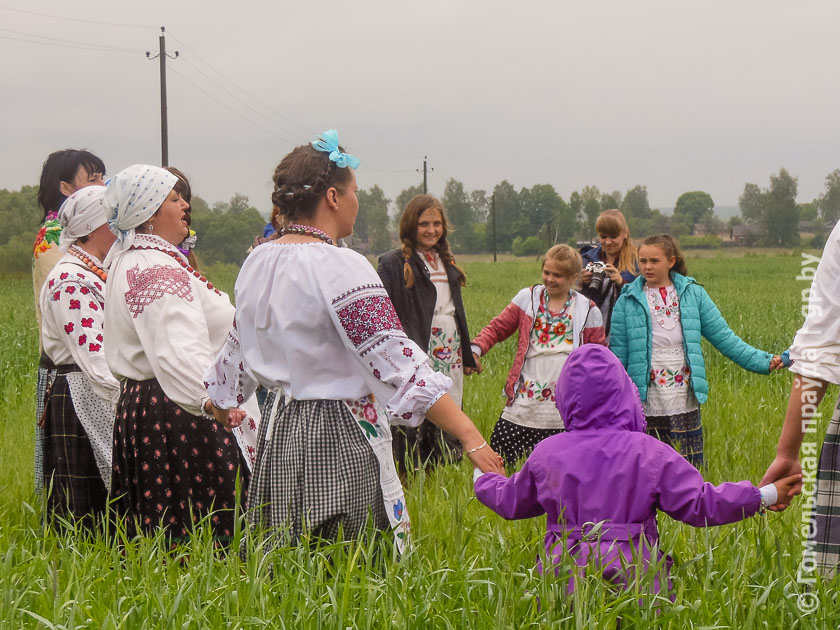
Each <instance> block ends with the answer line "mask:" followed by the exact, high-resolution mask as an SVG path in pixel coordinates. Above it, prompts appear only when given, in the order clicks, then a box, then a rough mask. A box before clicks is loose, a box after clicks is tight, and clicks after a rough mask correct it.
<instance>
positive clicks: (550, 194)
mask: <svg viewBox="0 0 840 630" xmlns="http://www.w3.org/2000/svg"><path fill="white" fill-rule="evenodd" d="M519 198H520V200H521V203H522V215H521V217H520V221H519V222H518V223H520V224H521V226H522V227H521V228H519V229H516V228H515V229H514V234H515V235H516V236H521V237H523V238H528V237H529V236H539V237H540V238H541V239H542V242H543V243H545V244H546V246H550V245H551V244H552V243H554V229H553V225H554V223H555V219H556V217H557V215H558V214H559V212H560V210H561V209H562V206H563V205H565V204H564V202H563V200H562V199H561V198H560V195H558V194H557V191H556V190H555V189H554V186H552V185H551V184H536V185H535V186H533V187H532V188H523V189H522V190H521V191H519Z"/></svg>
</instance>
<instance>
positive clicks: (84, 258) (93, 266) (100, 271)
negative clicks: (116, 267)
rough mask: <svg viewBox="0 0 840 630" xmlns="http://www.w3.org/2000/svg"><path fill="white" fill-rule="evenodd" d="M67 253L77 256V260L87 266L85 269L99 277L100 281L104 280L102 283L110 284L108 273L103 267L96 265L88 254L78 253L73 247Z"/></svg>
mask: <svg viewBox="0 0 840 630" xmlns="http://www.w3.org/2000/svg"><path fill="white" fill-rule="evenodd" d="M67 251H68V252H69V253H70V254H72V255H73V256H75V257H76V258H78V259H79V260H81V261H82V262H83V263H84V264H85V267H87V268H88V269H90V270H91V271H92V272H93V273H95V274H96V275H97V277H98V278H99V279H100V280H102V282H108V272H107V271H105V270H104V269H102V268H101V267H99V266H98V265H97V264H96V263H94V262H93V261H92V260H91V259H90V257H88V256H87V255H86V254H84V253H82V252H80V251H78V250H77V249H75V248H73V247H71V248H70V249H68V250H67Z"/></svg>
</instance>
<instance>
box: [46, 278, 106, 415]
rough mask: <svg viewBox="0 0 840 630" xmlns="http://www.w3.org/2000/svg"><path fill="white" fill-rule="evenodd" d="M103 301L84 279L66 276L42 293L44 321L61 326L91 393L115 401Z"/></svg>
mask: <svg viewBox="0 0 840 630" xmlns="http://www.w3.org/2000/svg"><path fill="white" fill-rule="evenodd" d="M103 306H104V304H103V300H102V299H101V296H100V295H97V294H96V293H95V292H94V291H92V290H91V288H90V287H88V286H87V285H86V284H85V283H84V282H83V281H77V280H72V279H68V280H66V281H64V282H60V283H58V284H57V285H55V287H54V288H51V289H49V290H48V292H47V293H45V294H44V300H43V302H42V309H44V311H45V312H44V313H43V315H44V321H47V319H49V320H51V321H52V322H53V323H54V324H55V325H57V326H63V327H64V334H65V335H66V344H65V345H66V347H67V349H68V350H69V351H70V355H71V356H72V357H73V363H75V364H76V365H78V366H79V368H80V369H81V370H82V372H83V373H84V374H85V376H87V378H88V380H89V381H90V384H91V387H92V388H93V391H94V393H95V394H96V395H97V396H99V397H100V398H101V399H103V400H107V401H110V402H112V403H116V401H117V399H118V398H119V395H120V384H119V382H118V381H117V379H115V378H114V376H113V374H111V370H110V369H109V368H108V362H107V361H106V360H105V352H104V351H103V350H102V347H103V343H104V339H103V332H102V328H103V325H102V324H103V320H104V317H103V310H102V309H103Z"/></svg>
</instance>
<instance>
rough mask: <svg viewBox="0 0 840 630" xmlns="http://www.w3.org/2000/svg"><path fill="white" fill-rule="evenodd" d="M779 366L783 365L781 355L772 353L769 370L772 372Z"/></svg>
mask: <svg viewBox="0 0 840 630" xmlns="http://www.w3.org/2000/svg"><path fill="white" fill-rule="evenodd" d="M781 367H784V362H783V361H782V357H781V356H780V355H778V354H774V355H773V358H772V359H770V371H771V372H772V371H773V370H778V369H779V368H781Z"/></svg>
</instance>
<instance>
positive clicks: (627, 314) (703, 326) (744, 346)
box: [610, 271, 773, 405]
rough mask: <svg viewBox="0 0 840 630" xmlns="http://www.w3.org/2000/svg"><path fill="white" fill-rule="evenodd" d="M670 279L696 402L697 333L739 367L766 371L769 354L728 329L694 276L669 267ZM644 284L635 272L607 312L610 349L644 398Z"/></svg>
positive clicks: (647, 324)
mask: <svg viewBox="0 0 840 630" xmlns="http://www.w3.org/2000/svg"><path fill="white" fill-rule="evenodd" d="M671 282H673V283H674V288H675V289H676V290H677V294H678V295H679V298H680V324H681V326H682V331H683V346H684V348H685V356H686V359H687V360H688V368H689V370H690V373H691V386H692V387H693V388H694V395H695V396H697V401H698V402H699V403H700V404H701V405H702V404H703V403H704V402H706V399H707V398H708V396H709V382H708V380H707V379H706V363H705V361H704V360H703V352H702V349H701V345H700V340H701V337H705V338H706V339H708V340H709V342H710V343H711V344H712V345H713V346H714V347H715V348H717V349H718V351H720V353H721V354H723V355H724V356H726V357H727V358H729V359H730V360H732V361H734V362H735V363H737V364H738V365H740V366H741V367H742V368H744V369H746V370H750V371H751V372H757V373H759V374H769V373H770V359H772V358H773V355H771V354H769V353H767V352H764V351H763V350H758V349H756V348H753V347H752V346H751V345H749V344H748V343H746V342H745V341H744V340H743V339H741V338H740V337H739V336H738V335H736V334H735V333H734V332H732V329H731V328H730V327H729V325H728V324H727V323H726V320H725V319H723V315H721V314H720V311H719V310H718V307H717V306H715V303H714V302H712V299H711V298H710V297H709V294H708V293H706V290H705V289H704V288H703V287H702V286H700V285H699V284H697V281H696V280H695V279H694V278H688V277H686V276H683V275H680V274H678V273H676V272H673V271H672V272H671ZM644 287H645V278H644V276H639V277H638V278H636V279H635V280H634V281H633V282H632V283H630V284H627V285H624V288H623V289H622V290H621V295H620V296H619V298H618V301H617V302H616V303H615V309H614V310H613V314H612V325H611V329H610V350H612V351H613V352H614V353H615V355H616V356H617V357H618V358H619V360H620V361H621V363H622V364H624V368H625V369H626V370H627V373H628V374H629V375H630V378H631V379H632V380H633V382H634V383H635V384H636V387H638V388H639V394H640V395H641V397H642V400H647V389H648V381H649V379H650V356H651V346H652V344H653V329H652V322H651V318H650V309H649V308H648V303H647V298H646V297H645V293H644Z"/></svg>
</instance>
